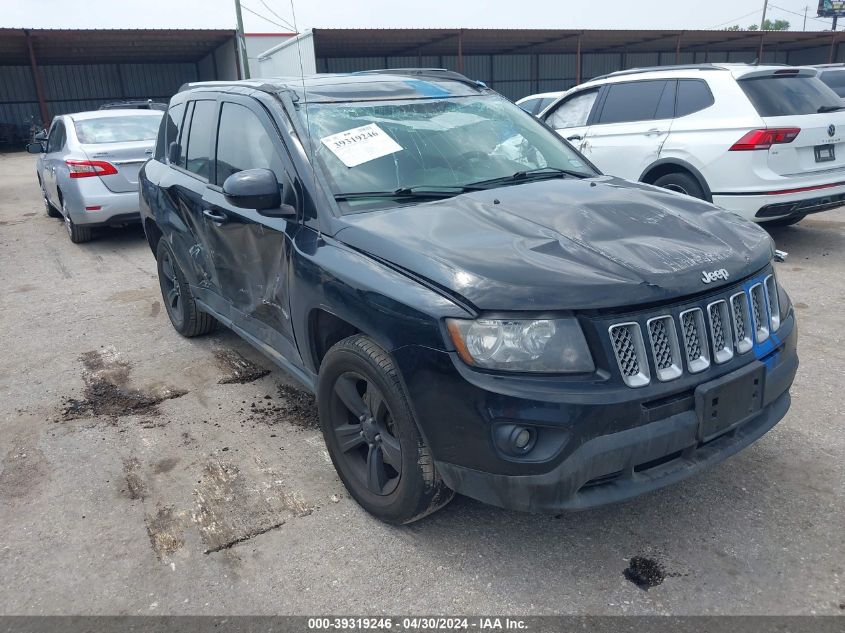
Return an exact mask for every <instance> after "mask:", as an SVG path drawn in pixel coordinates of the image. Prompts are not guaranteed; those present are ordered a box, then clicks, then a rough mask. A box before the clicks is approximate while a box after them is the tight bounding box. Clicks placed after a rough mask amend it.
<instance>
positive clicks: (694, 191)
mask: <svg viewBox="0 0 845 633" xmlns="http://www.w3.org/2000/svg"><path fill="white" fill-rule="evenodd" d="M654 185H655V186H656V187H662V188H663V189H669V190H670V191H676V192H678V193H683V194H685V195H688V196H692V197H693V198H698V199H699V200H704V189H702V187H701V185H700V184H698V181H697V180H696V179H695V178H693V177H692V176H690V175H689V174H685V173H683V172H680V171H676V172H672V173H671V174H666V175H665V176H661V177H660V178H658V179H657V180H655V181H654Z"/></svg>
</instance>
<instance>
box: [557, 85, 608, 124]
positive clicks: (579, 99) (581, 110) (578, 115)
mask: <svg viewBox="0 0 845 633" xmlns="http://www.w3.org/2000/svg"><path fill="white" fill-rule="evenodd" d="M598 94H599V92H598V90H591V91H589V92H582V93H580V94H577V95H574V96H572V97H570V98H569V99H567V100H566V101H564V102H563V103H561V104H560V105H559V106H558V107H557V108H555V110H554V112H552V113H551V114H550V115H549V116H548V117H547V118H546V123H548V124H549V125H550V126H551V127H553V128H554V129H556V130H561V129H564V128H570V127H580V126H582V125H587V119H588V118H589V116H590V111H591V110H592V109H593V104H594V103H595V102H596V97H597V96H598Z"/></svg>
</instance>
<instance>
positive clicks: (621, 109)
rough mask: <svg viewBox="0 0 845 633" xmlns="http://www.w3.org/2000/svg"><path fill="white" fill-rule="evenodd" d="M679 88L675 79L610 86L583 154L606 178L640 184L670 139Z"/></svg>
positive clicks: (591, 125) (645, 80) (587, 136)
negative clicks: (638, 181) (634, 181)
mask: <svg viewBox="0 0 845 633" xmlns="http://www.w3.org/2000/svg"><path fill="white" fill-rule="evenodd" d="M676 84H677V82H676V81H675V80H674V79H642V80H637V81H626V82H621V83H612V84H608V85H607V86H606V90H605V91H603V93H602V95H601V97H600V103H599V104H598V108H597V114H596V116H595V117H594V121H593V122H591V123H590V126H589V128H588V129H587V132H586V135H585V137H584V141H583V143H582V147H581V151H582V152H583V154H584V155H585V156H586V157H587V158H589V159H590V160H591V161H592V162H593V163H595V164H596V166H598V168H599V169H601V170H602V171H603V172H604V173H606V174H610V175H612V176H619V177H621V178H627V179H629V180H638V179H639V177H640V175H641V174H642V173H643V172H644V171H645V170H646V168H647V167H648V166H649V165H651V164H652V163H653V162H654V161H656V160H657V159H658V156H659V155H660V150H661V148H662V147H663V143H665V142H666V138H667V136H668V135H669V129H670V127H671V125H672V117H673V116H674V109H675V89H676Z"/></svg>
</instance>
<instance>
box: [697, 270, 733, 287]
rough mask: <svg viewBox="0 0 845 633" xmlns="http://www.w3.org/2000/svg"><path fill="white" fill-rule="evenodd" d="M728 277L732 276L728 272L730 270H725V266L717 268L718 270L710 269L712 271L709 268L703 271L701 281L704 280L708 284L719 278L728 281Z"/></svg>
mask: <svg viewBox="0 0 845 633" xmlns="http://www.w3.org/2000/svg"><path fill="white" fill-rule="evenodd" d="M728 277H730V275H729V274H728V271H727V270H725V269H724V268H717V269H716V270H710V271H707V270H703V271H701V281H703V282H704V283H706V284H709V283H712V282H714V281H716V280H717V279H723V280H725V281H727V280H728Z"/></svg>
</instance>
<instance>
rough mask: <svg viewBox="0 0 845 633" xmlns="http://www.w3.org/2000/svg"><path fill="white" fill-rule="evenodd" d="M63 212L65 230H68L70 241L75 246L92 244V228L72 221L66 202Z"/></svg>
mask: <svg viewBox="0 0 845 633" xmlns="http://www.w3.org/2000/svg"><path fill="white" fill-rule="evenodd" d="M62 212H63V213H62V215H63V216H64V218H65V229H67V234H68V237H69V238H70V241H71V242H73V243H74V244H82V243H83V242H90V241H91V238H92V237H93V233H92V231H91V227H90V226H79V225H78V224H75V223H74V221H73V220H71V219H70V213H68V210H67V205H66V204H65V201H64V200H62Z"/></svg>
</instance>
